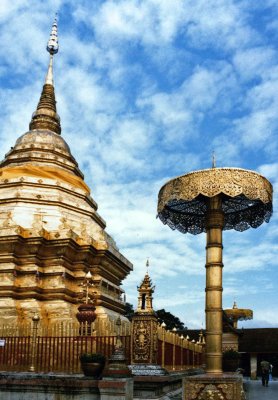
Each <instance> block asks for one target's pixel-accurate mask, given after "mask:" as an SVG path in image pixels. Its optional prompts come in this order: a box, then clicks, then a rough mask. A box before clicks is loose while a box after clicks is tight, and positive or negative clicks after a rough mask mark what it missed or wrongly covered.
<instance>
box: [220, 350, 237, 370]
mask: <svg viewBox="0 0 278 400" xmlns="http://www.w3.org/2000/svg"><path fill="white" fill-rule="evenodd" d="M239 360H240V354H239V352H238V351H236V350H234V349H228V350H225V351H224V352H223V371H224V372H235V371H236V370H237V369H238V367H239Z"/></svg>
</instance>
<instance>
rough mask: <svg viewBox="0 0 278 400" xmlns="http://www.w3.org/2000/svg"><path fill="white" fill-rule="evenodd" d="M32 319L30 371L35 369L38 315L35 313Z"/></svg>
mask: <svg viewBox="0 0 278 400" xmlns="http://www.w3.org/2000/svg"><path fill="white" fill-rule="evenodd" d="M32 321H33V332H32V347H31V365H30V367H29V371H30V372H34V371H35V364H36V355H37V336H38V324H39V321H40V317H39V315H38V314H35V315H34V316H33V318H32Z"/></svg>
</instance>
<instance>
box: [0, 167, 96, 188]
mask: <svg viewBox="0 0 278 400" xmlns="http://www.w3.org/2000/svg"><path fill="white" fill-rule="evenodd" d="M21 176H30V177H35V178H37V177H39V178H46V179H53V180H55V182H56V181H59V179H60V180H62V181H64V182H66V183H67V184H71V185H73V186H75V187H77V188H79V189H83V190H85V192H86V193H87V194H90V189H89V187H88V186H87V185H86V183H85V182H84V181H83V180H82V179H81V178H79V177H78V176H75V175H73V174H70V173H68V172H66V171H63V170H62V169H58V168H53V167H49V166H42V165H40V166H39V167H38V166H35V165H31V164H25V165H22V166H16V167H3V168H0V179H13V178H19V177H21Z"/></svg>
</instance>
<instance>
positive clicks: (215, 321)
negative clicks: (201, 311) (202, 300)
mask: <svg viewBox="0 0 278 400" xmlns="http://www.w3.org/2000/svg"><path fill="white" fill-rule="evenodd" d="M223 226H224V214H223V211H222V209H221V197H220V195H218V196H214V197H212V198H210V199H208V212H207V218H206V233H207V246H206V371H207V372H208V373H221V372H222V291H223V288H222V268H223V263H222V249H223V246H222V230H223Z"/></svg>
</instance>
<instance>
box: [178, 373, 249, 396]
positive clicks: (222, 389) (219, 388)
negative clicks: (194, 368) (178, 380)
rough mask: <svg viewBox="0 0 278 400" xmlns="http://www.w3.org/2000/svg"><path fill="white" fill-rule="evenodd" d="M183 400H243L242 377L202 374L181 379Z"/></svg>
mask: <svg viewBox="0 0 278 400" xmlns="http://www.w3.org/2000/svg"><path fill="white" fill-rule="evenodd" d="M182 398H183V400H197V399H198V400H245V399H246V397H245V393H244V390H243V378H242V375H237V374H234V373H230V374H229V373H222V374H203V375H195V376H187V377H185V378H184V379H183V397H182Z"/></svg>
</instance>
